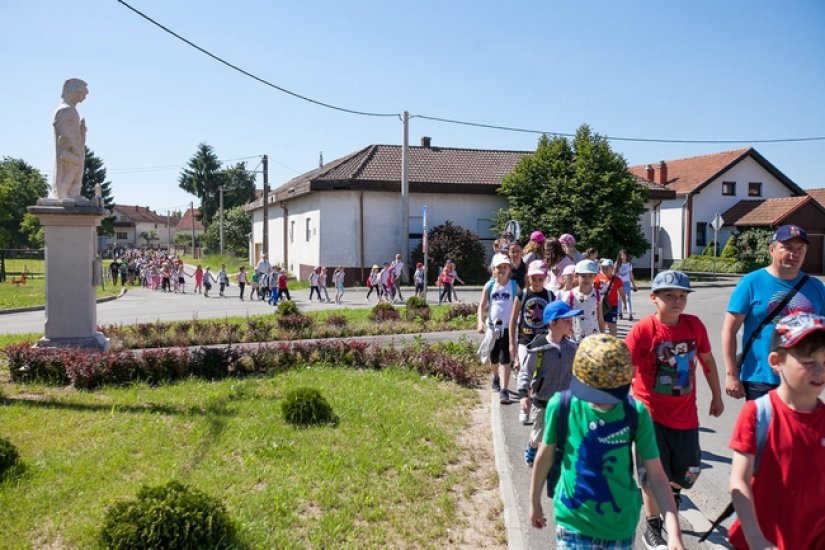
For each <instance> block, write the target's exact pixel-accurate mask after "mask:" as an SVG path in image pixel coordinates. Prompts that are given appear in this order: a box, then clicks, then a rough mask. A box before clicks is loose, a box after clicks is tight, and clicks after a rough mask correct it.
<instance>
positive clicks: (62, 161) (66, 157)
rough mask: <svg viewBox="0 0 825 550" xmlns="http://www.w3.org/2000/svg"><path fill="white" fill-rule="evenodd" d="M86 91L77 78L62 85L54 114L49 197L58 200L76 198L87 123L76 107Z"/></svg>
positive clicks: (84, 155)
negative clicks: (53, 161) (50, 190)
mask: <svg viewBox="0 0 825 550" xmlns="http://www.w3.org/2000/svg"><path fill="white" fill-rule="evenodd" d="M88 93H89V88H88V87H87V85H86V83H85V82H83V81H82V80H80V79H79V78H70V79H69V80H67V81H66V82H65V83H64V84H63V94H62V95H61V97H62V98H63V99H62V101H61V102H60V104H59V105H58V106H57V109H56V110H55V112H54V143H55V166H54V183H53V185H52V195H53V196H54V197H57V198H58V199H79V198H82V197H81V194H80V189H81V184H82V182H83V164H84V162H85V159H86V120H85V119H82V118H80V115H79V114H78V112H77V109H76V108H75V106H76V105H77V104H78V103H80V102H81V101H83V100H84V99H86V95H87V94H88Z"/></svg>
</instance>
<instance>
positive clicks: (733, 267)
mask: <svg viewBox="0 0 825 550" xmlns="http://www.w3.org/2000/svg"><path fill="white" fill-rule="evenodd" d="M713 266H714V263H713V257H712V256H700V255H693V256H690V257H688V258H687V259H685V260H676V261H675V262H673V265H672V266H670V269H675V270H678V271H694V272H701V273H713ZM746 272H747V268H746V267H745V265H744V264H742V263H741V262H738V261H736V260H734V259H731V258H716V273H746Z"/></svg>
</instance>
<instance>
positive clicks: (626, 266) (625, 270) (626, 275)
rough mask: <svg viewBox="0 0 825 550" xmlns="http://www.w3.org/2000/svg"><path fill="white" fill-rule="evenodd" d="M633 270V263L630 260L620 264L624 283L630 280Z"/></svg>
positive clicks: (620, 274) (620, 272) (620, 273)
mask: <svg viewBox="0 0 825 550" xmlns="http://www.w3.org/2000/svg"><path fill="white" fill-rule="evenodd" d="M632 272H633V264H632V263H630V262H624V263H623V264H622V265H620V266H619V277H620V278H621V279H622V282H623V283H629V282H630V274H631V273H632Z"/></svg>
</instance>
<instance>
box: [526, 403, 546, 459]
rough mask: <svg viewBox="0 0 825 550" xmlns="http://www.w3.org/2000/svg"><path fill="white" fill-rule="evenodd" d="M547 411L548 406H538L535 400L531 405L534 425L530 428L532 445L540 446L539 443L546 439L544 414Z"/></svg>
mask: <svg viewBox="0 0 825 550" xmlns="http://www.w3.org/2000/svg"><path fill="white" fill-rule="evenodd" d="M546 412H547V408H546V407H537V406H536V405H535V400H534V401H533V405H530V421H531V422H532V423H533V427H532V428H531V429H530V445H531V446H532V447H535V448H538V446H539V444H540V443H541V442H542V441H544V415H545V413H546Z"/></svg>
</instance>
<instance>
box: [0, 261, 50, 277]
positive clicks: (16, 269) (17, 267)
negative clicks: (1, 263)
mask: <svg viewBox="0 0 825 550" xmlns="http://www.w3.org/2000/svg"><path fill="white" fill-rule="evenodd" d="M5 263H6V273H7V276H8V277H12V276H14V277H16V276H18V275H20V274H21V273H23V272H24V271H25V272H27V273H34V274H35V275H42V274H43V273H45V272H46V261H45V260H33V259H14V260H10V259H6V261H5Z"/></svg>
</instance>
